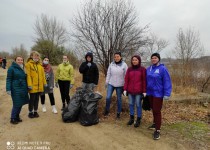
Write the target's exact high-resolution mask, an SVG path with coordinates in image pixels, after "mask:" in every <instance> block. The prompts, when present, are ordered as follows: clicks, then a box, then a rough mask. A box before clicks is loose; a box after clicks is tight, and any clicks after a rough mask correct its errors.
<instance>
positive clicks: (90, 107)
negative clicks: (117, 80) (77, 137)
mask: <svg viewBox="0 0 210 150" xmlns="http://www.w3.org/2000/svg"><path fill="white" fill-rule="evenodd" d="M101 98H102V95H101V94H99V93H94V92H89V93H86V94H85V95H84V98H83V100H82V102H81V110H80V115H79V122H80V124H81V125H83V126H91V125H94V124H97V123H99V117H98V101H99V100H100V99H101Z"/></svg>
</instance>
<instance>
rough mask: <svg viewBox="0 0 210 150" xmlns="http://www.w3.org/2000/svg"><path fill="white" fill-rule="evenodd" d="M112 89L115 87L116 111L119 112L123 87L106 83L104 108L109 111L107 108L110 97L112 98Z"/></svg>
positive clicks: (108, 107)
mask: <svg viewBox="0 0 210 150" xmlns="http://www.w3.org/2000/svg"><path fill="white" fill-rule="evenodd" d="M114 89H116V94H117V112H118V113H120V112H121V111H122V92H123V87H114V86H112V85H111V84H108V86H107V95H106V110H107V111H109V109H110V104H111V98H112V93H113V91H114Z"/></svg>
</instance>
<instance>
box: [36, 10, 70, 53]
mask: <svg viewBox="0 0 210 150" xmlns="http://www.w3.org/2000/svg"><path fill="white" fill-rule="evenodd" d="M34 31H35V34H36V38H35V42H36V43H40V42H42V41H49V42H50V43H51V46H50V47H49V48H48V49H47V51H48V53H52V52H53V48H54V47H58V46H62V45H63V44H64V43H65V42H66V41H67V36H66V35H67V30H66V28H65V27H64V25H63V24H62V23H61V22H59V21H58V20H57V19H56V18H55V17H49V16H47V15H44V14H42V15H41V16H40V17H37V19H36V22H35V24H34ZM43 50H46V49H43Z"/></svg>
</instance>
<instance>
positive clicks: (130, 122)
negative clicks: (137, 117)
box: [127, 115, 134, 125]
mask: <svg viewBox="0 0 210 150" xmlns="http://www.w3.org/2000/svg"><path fill="white" fill-rule="evenodd" d="M133 123H134V116H133V115H130V120H129V121H128V123H127V125H132V124H133Z"/></svg>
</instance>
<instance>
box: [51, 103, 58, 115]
mask: <svg viewBox="0 0 210 150" xmlns="http://www.w3.org/2000/svg"><path fill="white" fill-rule="evenodd" d="M52 112H53V113H54V114H57V113H58V111H57V109H56V108H55V105H53V106H52Z"/></svg>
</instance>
